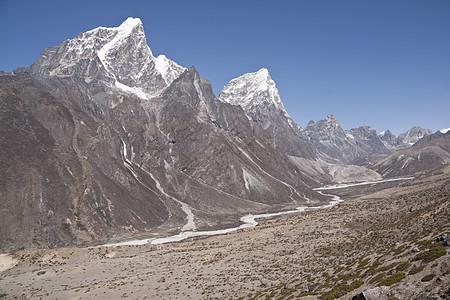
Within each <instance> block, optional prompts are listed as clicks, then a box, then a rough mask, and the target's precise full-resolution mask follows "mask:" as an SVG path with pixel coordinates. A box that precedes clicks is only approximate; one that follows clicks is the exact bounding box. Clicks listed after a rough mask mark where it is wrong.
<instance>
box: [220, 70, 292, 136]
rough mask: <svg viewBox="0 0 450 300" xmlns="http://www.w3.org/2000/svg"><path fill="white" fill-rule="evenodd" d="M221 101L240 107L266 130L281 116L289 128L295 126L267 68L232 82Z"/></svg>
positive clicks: (224, 90) (225, 87)
mask: <svg viewBox="0 0 450 300" xmlns="http://www.w3.org/2000/svg"><path fill="white" fill-rule="evenodd" d="M219 100H220V101H222V102H226V103H230V104H233V105H240V106H241V107H242V109H244V112H245V114H246V115H247V117H248V118H249V119H250V120H253V121H255V122H257V123H260V124H261V125H262V127H263V128H264V129H268V128H270V127H271V126H274V124H273V122H274V120H275V121H278V119H280V116H282V117H284V118H283V121H286V122H287V124H288V125H289V126H294V122H293V121H292V119H291V117H290V116H289V115H288V113H287V112H286V110H285V108H284V106H283V103H282V102H281V99H280V95H279V93H278V89H277V87H276V85H275V82H274V81H273V80H272V78H271V77H270V74H269V71H268V70H267V69H266V68H262V69H260V70H259V71H257V72H254V73H247V74H244V75H242V76H240V77H238V78H235V79H233V80H231V81H230V82H229V83H228V84H227V85H225V86H224V88H223V89H222V91H221V92H220V95H219Z"/></svg>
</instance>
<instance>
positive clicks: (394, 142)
mask: <svg viewBox="0 0 450 300" xmlns="http://www.w3.org/2000/svg"><path fill="white" fill-rule="evenodd" d="M379 138H380V140H381V141H382V142H383V144H384V145H385V146H386V148H388V149H397V147H398V146H399V140H398V139H397V137H396V136H395V135H394V134H393V133H392V132H391V131H390V130H389V129H388V130H386V131H384V132H382V133H380V135H379Z"/></svg>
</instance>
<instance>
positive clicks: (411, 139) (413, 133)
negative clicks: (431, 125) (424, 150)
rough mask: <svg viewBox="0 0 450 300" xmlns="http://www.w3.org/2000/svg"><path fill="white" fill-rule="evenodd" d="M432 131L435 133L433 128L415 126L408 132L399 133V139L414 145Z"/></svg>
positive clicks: (406, 143)
mask: <svg viewBox="0 0 450 300" xmlns="http://www.w3.org/2000/svg"><path fill="white" fill-rule="evenodd" d="M432 133H433V130H431V129H424V128H421V127H419V126H414V127H413V128H411V129H410V130H408V131H407V132H404V133H402V134H399V136H398V139H399V141H400V143H403V144H405V145H409V146H412V145H414V144H415V143H417V142H418V141H419V140H420V139H421V138H423V137H424V136H427V135H430V134H432Z"/></svg>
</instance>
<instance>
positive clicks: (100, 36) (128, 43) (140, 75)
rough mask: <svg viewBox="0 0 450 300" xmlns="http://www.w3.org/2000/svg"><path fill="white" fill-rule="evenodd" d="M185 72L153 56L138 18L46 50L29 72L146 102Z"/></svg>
mask: <svg viewBox="0 0 450 300" xmlns="http://www.w3.org/2000/svg"><path fill="white" fill-rule="evenodd" d="M184 70H185V68H183V67H180V66H179V65H177V64H176V63H174V62H172V61H170V60H169V59H167V58H166V57H165V56H163V55H162V56H159V57H158V58H155V57H154V56H153V54H152V51H151V50H150V48H149V47H148V45H147V41H146V37H145V33H144V27H143V25H142V22H141V20H140V19H137V18H128V19H127V20H126V21H125V22H123V23H122V24H121V25H120V26H119V27H115V28H105V27H99V28H96V29H93V30H90V31H88V32H86V33H80V34H79V35H78V36H76V37H75V38H74V39H72V40H66V41H64V42H63V43H61V44H60V45H58V46H56V47H49V48H46V49H44V51H43V52H42V53H41V55H40V56H39V58H38V59H37V60H36V62H35V63H34V64H33V65H32V66H31V67H30V68H29V72H30V73H31V74H33V75H35V76H37V77H55V76H56V77H59V78H72V77H74V76H76V77H78V78H80V79H83V80H84V82H85V83H86V84H88V85H89V86H90V88H91V90H92V91H93V92H98V91H99V90H100V91H103V90H104V88H105V87H107V88H108V89H111V88H112V90H113V91H114V90H120V91H122V92H125V93H128V94H134V95H136V96H138V97H140V98H142V99H148V98H151V97H152V96H155V95H158V94H159V93H160V92H161V91H162V90H163V89H165V88H166V87H167V86H168V85H170V83H171V82H172V81H173V80H174V79H175V78H177V77H178V76H179V75H180V74H181V73H182V72H183V71H184Z"/></svg>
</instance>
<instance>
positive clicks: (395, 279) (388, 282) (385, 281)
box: [378, 272, 406, 286]
mask: <svg viewBox="0 0 450 300" xmlns="http://www.w3.org/2000/svg"><path fill="white" fill-rule="evenodd" d="M405 277H406V276H405V274H403V273H402V272H398V273H395V274H393V275H391V276H389V277H387V278H385V279H383V280H382V281H381V282H380V284H378V286H382V285H385V286H390V285H393V284H394V283H397V282H399V281H400V280H402V279H403V278H405Z"/></svg>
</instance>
